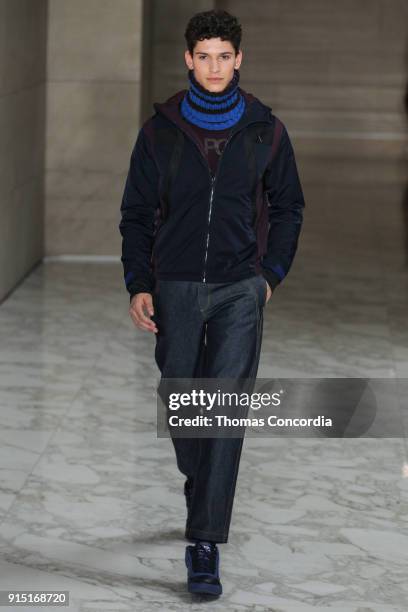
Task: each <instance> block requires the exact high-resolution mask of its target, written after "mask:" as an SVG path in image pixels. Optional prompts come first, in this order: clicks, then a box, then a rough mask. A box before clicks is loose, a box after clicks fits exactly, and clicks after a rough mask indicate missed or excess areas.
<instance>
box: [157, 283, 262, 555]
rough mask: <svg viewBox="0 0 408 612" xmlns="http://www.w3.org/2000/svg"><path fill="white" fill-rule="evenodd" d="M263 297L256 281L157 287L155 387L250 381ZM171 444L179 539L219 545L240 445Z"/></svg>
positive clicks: (210, 441)
mask: <svg viewBox="0 0 408 612" xmlns="http://www.w3.org/2000/svg"><path fill="white" fill-rule="evenodd" d="M266 294H267V285H266V281H265V279H264V277H263V276H253V277H251V278H246V279H244V280H241V281H237V282H231V283H222V284H221V283H202V282H195V281H170V280H169V281H165V280H158V281H157V283H156V288H155V290H154V294H153V305H154V309H155V314H154V316H153V317H152V319H153V320H154V321H155V323H156V325H157V328H158V333H157V334H156V350H155V359H156V363H157V366H158V368H159V370H160V372H161V377H162V379H163V378H166V379H167V378H230V379H235V378H245V379H253V380H254V381H255V379H256V375H257V371H258V364H259V355H260V349H261V341H262V328H263V308H264V306H265V302H266ZM251 392H252V391H251ZM172 442H173V444H174V448H175V452H176V459H177V466H178V468H179V470H180V471H181V473H182V474H184V475H185V476H186V477H187V485H189V487H191V491H192V499H191V506H190V511H189V513H188V517H187V523H186V531H185V535H186V537H187V538H189V539H192V540H194V539H203V540H205V539H208V540H212V541H215V542H220V543H221V542H227V541H228V533H229V527H230V522H231V514H232V506H233V500H234V494H235V487H236V481H237V475H238V468H239V461H240V457H241V451H242V445H243V437H241V438H220V437H218V438H176V437H172Z"/></svg>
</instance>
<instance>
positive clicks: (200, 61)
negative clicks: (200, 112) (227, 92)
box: [184, 38, 242, 92]
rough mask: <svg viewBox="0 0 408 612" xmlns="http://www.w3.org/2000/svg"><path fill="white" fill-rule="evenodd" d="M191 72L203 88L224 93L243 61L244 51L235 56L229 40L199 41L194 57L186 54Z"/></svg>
mask: <svg viewBox="0 0 408 612" xmlns="http://www.w3.org/2000/svg"><path fill="white" fill-rule="evenodd" d="M184 57H185V60H186V64H187V66H188V68H189V70H194V76H195V78H196V80H197V81H198V82H199V83H200V85H201V86H202V87H204V88H205V89H208V90H209V91H213V92H217V91H222V90H223V89H225V88H226V87H227V85H228V83H229V82H230V81H231V79H232V77H233V76H234V68H236V69H238V68H239V67H240V65H241V61H242V51H241V50H240V51H239V52H238V53H237V54H235V50H234V47H233V46H232V44H231V43H230V41H229V40H221V38H208V39H204V40H199V41H197V43H196V45H195V47H194V50H193V56H191V54H190V52H189V51H188V50H187V51H186V52H185V54H184Z"/></svg>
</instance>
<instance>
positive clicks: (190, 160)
mask: <svg viewBox="0 0 408 612" xmlns="http://www.w3.org/2000/svg"><path fill="white" fill-rule="evenodd" d="M185 38H186V42H187V50H186V52H185V61H186V64H187V67H188V69H189V70H188V79H189V89H188V90H186V89H183V90H181V91H179V92H177V93H176V94H175V95H173V96H172V97H171V98H169V99H168V100H167V101H166V102H165V103H162V104H157V103H156V104H154V108H155V111H156V113H155V114H154V115H153V116H152V117H151V118H150V119H149V120H148V121H146V122H145V123H144V125H143V127H142V128H141V130H140V132H139V134H138V138H137V141H136V144H135V146H134V149H133V152H132V156H131V161H130V168H129V173H128V177H127V181H126V186H125V190H124V194H123V199H122V205H121V214H122V219H121V222H120V225H119V229H120V232H121V235H122V238H123V240H122V263H123V267H124V278H125V284H126V288H127V290H128V292H129V294H130V300H131V302H130V311H129V312H130V316H131V318H132V320H133V321H134V323H135V325H136V326H137V327H138V328H140V329H142V330H146V331H151V332H153V333H155V334H156V351H155V358H156V363H157V365H158V367H159V369H160V372H161V376H162V380H163V379H164V378H166V379H167V378H195V377H203V378H204V377H206V378H228V379H250V380H252V379H255V378H256V374H257V370H258V362H259V354H260V348H261V339H262V325H263V308H264V306H265V304H266V303H267V302H268V300H269V299H270V297H271V294H272V291H273V290H274V289H275V287H276V286H277V285H278V284H279V283H280V282H281V281H282V280H283V279H284V278H285V276H286V275H287V273H288V271H289V268H290V267H291V264H292V261H293V258H294V255H295V252H296V249H297V243H298V237H299V234H300V230H301V226H302V220H303V208H304V205H305V202H304V198H303V193H302V188H301V185H300V181H299V177H298V173H297V168H296V162H295V157H294V152H293V148H292V145H291V142H290V139H289V136H288V133H287V130H286V128H285V126H284V124H283V123H282V122H281V121H280V120H279V119H278V118H277V117H276V116H275V115H273V114H272V110H271V108H270V107H268V106H266V105H264V104H263V103H262V102H260V101H259V100H258V99H257V98H256V97H254V96H253V95H251V94H250V93H247V92H245V91H244V90H243V89H241V88H240V87H239V86H238V82H239V71H238V69H239V67H240V65H241V61H242V51H241V49H240V43H241V26H240V25H239V23H238V21H237V19H236V18H235V17H233V16H232V15H230V14H229V13H227V12H225V11H206V12H203V13H198V14H196V15H194V16H193V17H192V18H191V19H190V21H189V23H188V25H187V29H186V31H185ZM172 441H173V444H174V447H175V452H176V458H177V465H178V468H179V469H180V471H181V472H182V474H184V475H185V477H186V481H185V485H184V493H185V496H186V504H187V509H188V518H187V523H186V531H185V535H186V538H187V539H189V540H190V541H193V542H195V546H187V547H186V555H185V561H186V565H187V569H188V589H189V591H190V592H196V593H212V594H215V595H219V594H220V593H221V592H222V587H221V582H220V576H219V551H218V548H217V543H225V542H227V541H228V533H229V527H230V521H231V512H232V505H233V499H234V493H235V485H236V479H237V474H238V467H239V461H240V455H241V450H242V442H243V437H240V438H175V437H174V438H172Z"/></svg>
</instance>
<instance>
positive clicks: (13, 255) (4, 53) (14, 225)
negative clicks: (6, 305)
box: [0, 0, 47, 300]
mask: <svg viewBox="0 0 408 612" xmlns="http://www.w3.org/2000/svg"><path fill="white" fill-rule="evenodd" d="M46 9H47V4H46V1H45V0H35V2H33V1H32V0H0V219H1V221H0V300H2V299H4V298H5V297H6V296H7V295H8V294H9V292H10V291H11V290H12V289H13V288H14V287H15V285H16V284H17V283H18V282H19V281H20V280H21V279H22V278H24V276H25V275H26V274H27V273H28V272H29V271H30V270H31V269H32V267H33V266H34V265H35V264H36V263H37V262H39V261H41V257H42V254H43V204H44V194H43V177H44V172H43V166H44V127H45V76H46V72H45V68H46V61H45V59H46V54H45V51H46V21H47V11H46Z"/></svg>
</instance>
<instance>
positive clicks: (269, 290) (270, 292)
mask: <svg viewBox="0 0 408 612" xmlns="http://www.w3.org/2000/svg"><path fill="white" fill-rule="evenodd" d="M265 283H266V302H265V304H267V303H268V302H269V298H270V297H271V295H272V289H271V288H270V286H269V283H268V281H265Z"/></svg>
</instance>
